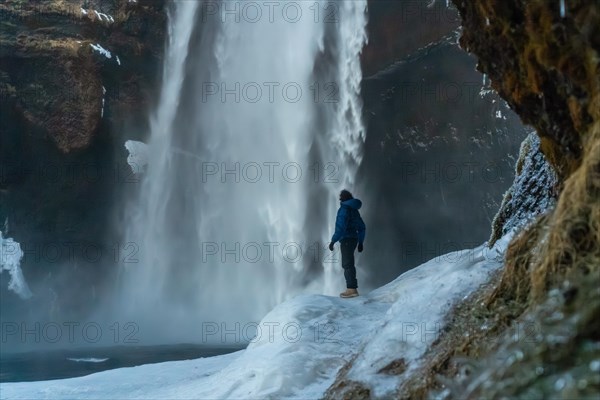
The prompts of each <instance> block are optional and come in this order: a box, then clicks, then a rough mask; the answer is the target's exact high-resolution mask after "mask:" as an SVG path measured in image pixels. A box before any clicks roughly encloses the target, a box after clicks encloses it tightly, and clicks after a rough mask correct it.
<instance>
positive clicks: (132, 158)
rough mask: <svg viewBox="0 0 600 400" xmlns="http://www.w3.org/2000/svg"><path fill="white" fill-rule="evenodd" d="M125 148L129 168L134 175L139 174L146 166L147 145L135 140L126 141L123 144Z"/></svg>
mask: <svg viewBox="0 0 600 400" xmlns="http://www.w3.org/2000/svg"><path fill="white" fill-rule="evenodd" d="M125 148H126V149H127V151H128V152H129V156H127V164H129V166H130V167H131V171H132V172H133V173H134V174H136V175H137V174H141V173H142V172H144V168H145V167H146V165H147V164H148V145H147V144H146V143H143V142H138V141H136V140H128V141H126V142H125Z"/></svg>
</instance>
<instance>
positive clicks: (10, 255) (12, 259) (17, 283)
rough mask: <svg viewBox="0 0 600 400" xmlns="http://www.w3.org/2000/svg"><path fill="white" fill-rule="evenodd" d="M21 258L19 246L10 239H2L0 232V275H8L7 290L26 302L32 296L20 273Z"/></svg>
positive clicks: (21, 253)
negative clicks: (6, 272)
mask: <svg viewBox="0 0 600 400" xmlns="http://www.w3.org/2000/svg"><path fill="white" fill-rule="evenodd" d="M22 258H23V251H22V250H21V245H20V244H19V243H17V242H15V241H14V240H13V239H11V238H7V239H4V237H3V236H2V231H0V274H1V273H2V272H3V271H8V273H9V274H10V281H9V282H8V288H9V289H10V290H12V291H13V292H15V293H16V294H18V295H19V297H21V298H22V299H24V300H26V299H28V298H30V297H31V296H32V294H31V291H30V290H29V286H28V285H27V282H26V281H25V277H24V276H23V271H21V259H22Z"/></svg>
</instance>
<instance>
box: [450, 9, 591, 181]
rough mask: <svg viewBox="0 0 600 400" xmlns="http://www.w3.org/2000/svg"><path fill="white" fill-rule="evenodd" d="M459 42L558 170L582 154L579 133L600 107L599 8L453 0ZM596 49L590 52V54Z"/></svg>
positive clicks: (565, 171)
mask: <svg viewBox="0 0 600 400" xmlns="http://www.w3.org/2000/svg"><path fill="white" fill-rule="evenodd" d="M453 2H454V3H455V4H456V7H457V8H458V10H459V11H460V14H461V17H462V20H463V26H464V31H463V35H462V37H461V39H460V43H461V46H462V47H463V48H464V49H465V50H467V51H469V52H472V53H474V54H476V55H477V56H478V57H479V64H478V69H479V71H481V72H483V73H485V74H487V75H488V76H489V77H490V78H491V81H492V86H493V88H494V89H495V90H496V91H498V93H499V94H500V95H501V96H502V97H503V98H504V99H505V100H506V101H507V102H508V103H509V104H510V106H511V107H512V108H513V109H514V110H515V112H516V113H517V114H519V116H520V117H521V118H522V119H523V122H525V123H526V124H530V125H533V126H534V127H535V128H536V130H537V132H538V134H539V135H540V137H541V138H542V151H543V152H544V154H545V155H546V157H547V158H548V160H549V161H550V163H551V164H552V165H553V166H554V167H555V169H556V170H557V172H558V175H559V176H560V177H561V178H563V179H564V178H566V177H567V176H569V175H570V174H571V173H572V172H573V171H574V169H575V168H577V166H578V165H579V164H580V162H581V156H582V154H583V150H582V138H581V137H582V134H583V133H584V132H586V131H588V130H589V129H590V127H591V125H592V123H593V121H594V120H597V119H598V113H599V111H598V110H600V103H599V100H598V99H599V93H600V78H599V77H600V70H599V69H598V61H597V58H596V60H594V57H597V54H598V52H599V51H600V8H598V3H597V2H593V1H588V0H570V1H565V2H564V3H563V4H564V7H565V9H564V12H561V2H560V1H559V0H552V1H529V2H522V1H502V2H499V1H495V0H489V1H463V0H454V1H453ZM594 54H595V56H594Z"/></svg>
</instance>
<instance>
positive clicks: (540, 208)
mask: <svg viewBox="0 0 600 400" xmlns="http://www.w3.org/2000/svg"><path fill="white" fill-rule="evenodd" d="M556 186H557V180H556V174H555V173H554V169H553V168H552V166H551V165H550V164H549V163H548V161H546V157H544V155H543V154H542V152H541V150H540V139H539V137H538V136H537V135H536V134H535V133H533V132H532V133H530V134H529V136H527V138H526V139H525V140H524V141H523V143H522V144H521V150H520V151H519V159H518V160H517V164H516V165H515V181H514V182H513V184H512V185H511V187H510V188H509V189H508V190H507V191H506V193H505V194H504V198H503V199H502V204H501V205H500V209H499V210H498V213H497V214H496V217H495V218H494V221H493V222H492V236H491V237H490V240H489V245H490V246H492V245H493V244H494V243H495V242H496V241H497V240H498V239H500V238H501V237H502V236H504V235H506V234H507V233H508V232H510V231H511V230H513V229H519V228H522V227H523V226H524V225H526V224H527V223H529V222H530V221H531V220H533V219H534V218H535V217H537V216H539V215H541V214H543V213H545V212H547V211H548V210H549V209H551V208H552V207H553V206H554V204H555V203H556V196H557V187H556Z"/></svg>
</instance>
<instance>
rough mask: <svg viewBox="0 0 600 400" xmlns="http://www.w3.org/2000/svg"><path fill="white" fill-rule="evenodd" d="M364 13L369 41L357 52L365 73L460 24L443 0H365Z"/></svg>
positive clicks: (437, 38) (388, 63) (434, 39)
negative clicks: (366, 6)
mask: <svg viewBox="0 0 600 400" xmlns="http://www.w3.org/2000/svg"><path fill="white" fill-rule="evenodd" d="M368 14H369V23H368V25H367V35H368V38H369V41H368V43H367V45H366V46H365V47H364V49H363V51H362V55H361V64H362V70H363V75H364V76H366V77H368V76H371V75H373V74H374V73H376V72H378V71H381V70H383V69H385V68H387V67H390V66H391V65H393V64H395V63H397V62H400V61H402V60H403V59H404V58H405V57H406V56H407V55H408V54H413V53H415V52H416V51H417V50H418V49H420V48H421V47H425V46H427V45H428V44H430V43H432V42H435V41H437V40H439V39H440V38H441V37H443V36H446V35H449V34H451V33H452V32H453V31H455V30H456V29H457V28H458V27H459V25H460V19H459V16H458V12H457V11H456V9H455V8H454V7H447V6H446V3H445V2H444V1H435V2H433V3H432V2H431V0H369V1H368Z"/></svg>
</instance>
